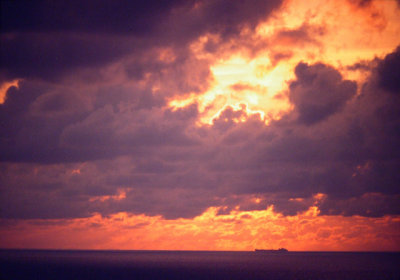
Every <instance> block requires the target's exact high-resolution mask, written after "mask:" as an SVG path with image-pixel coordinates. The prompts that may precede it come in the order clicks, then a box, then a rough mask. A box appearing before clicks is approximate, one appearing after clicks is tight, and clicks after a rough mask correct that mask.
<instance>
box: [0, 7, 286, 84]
mask: <svg viewBox="0 0 400 280" xmlns="http://www.w3.org/2000/svg"><path fill="white" fill-rule="evenodd" d="M280 2H281V1H278V0H276V1H257V0H255V1H235V2H232V1H226V0H219V1H161V2H160V1H146V3H144V2H143V3H142V2H137V1H101V2H100V3H98V2H97V1H83V2H80V1H56V2H48V1H2V2H1V5H2V6H1V13H2V14H1V15H2V16H1V26H2V28H1V34H0V36H1V42H2V43H1V45H0V65H1V68H0V73H1V74H2V76H3V77H2V79H15V78H41V79H45V80H54V79H59V78H60V77H62V76H63V75H65V74H71V73H73V71H74V70H76V69H81V68H95V67H100V66H102V65H105V64H108V63H111V62H115V61H116V60H118V59H121V58H122V57H126V56H128V55H135V56H136V57H140V56H141V55H143V53H144V52H145V50H147V49H149V48H154V47H156V46H170V47H171V46H172V47H174V48H175V47H177V48H178V47H179V48H181V49H184V48H185V46H186V45H187V44H188V43H190V42H191V41H192V40H194V39H196V38H198V37H199V36H201V35H204V34H206V33H213V34H219V35H221V38H223V39H229V38H232V37H234V36H237V35H238V34H239V32H240V30H241V29H242V28H243V27H249V28H254V27H255V26H256V25H257V23H258V22H259V21H260V20H262V19H264V18H266V17H267V16H268V14H269V13H270V12H271V11H272V10H273V9H275V8H277V7H278V6H279V5H280ZM150 65H151V64H150ZM92 70H95V69H92Z"/></svg>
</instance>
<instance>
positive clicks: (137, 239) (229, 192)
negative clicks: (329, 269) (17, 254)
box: [0, 0, 400, 251]
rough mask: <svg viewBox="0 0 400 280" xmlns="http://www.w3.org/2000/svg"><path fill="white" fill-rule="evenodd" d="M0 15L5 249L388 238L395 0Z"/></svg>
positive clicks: (74, 4)
mask: <svg viewBox="0 0 400 280" xmlns="http://www.w3.org/2000/svg"><path fill="white" fill-rule="evenodd" d="M0 19H1V24H0V26H1V27H0V28H1V29H0V31H1V32H0V39H1V41H0V161H1V162H0V248H53V249H140V250H141V249H151V250H254V248H267V249H270V248H271V249H277V248H279V247H285V248H287V249H289V250H293V251H297V250H317V251H338V250H340V251H347V250H351V251H400V20H399V19H400V1H396V0H376V1H368V0H340V1H338V0H331V1H329V0H318V1H314V0H313V1H295V0H288V1H285V0H283V1H281V0H270V1H262V0H246V1H231V0H215V1H212V0H210V1H207V0H176V1H94V0H93V1H45V0H43V1H26V2H25V1H11V0H10V1H8V0H2V1H1V17H0Z"/></svg>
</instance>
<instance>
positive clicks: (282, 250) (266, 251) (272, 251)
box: [254, 248, 289, 253]
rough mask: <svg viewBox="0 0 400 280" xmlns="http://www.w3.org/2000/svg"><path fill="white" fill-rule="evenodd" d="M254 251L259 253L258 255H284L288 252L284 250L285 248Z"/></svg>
mask: <svg viewBox="0 0 400 280" xmlns="http://www.w3.org/2000/svg"><path fill="white" fill-rule="evenodd" d="M254 251H256V252H259V253H285V252H289V251H288V249H286V248H279V249H277V250H274V249H255V250H254Z"/></svg>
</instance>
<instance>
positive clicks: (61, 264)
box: [0, 250, 400, 279]
mask: <svg viewBox="0 0 400 280" xmlns="http://www.w3.org/2000/svg"><path fill="white" fill-rule="evenodd" d="M0 279H400V253H350V252H346V253H338V252H288V253H256V252H204V251H53V250H0Z"/></svg>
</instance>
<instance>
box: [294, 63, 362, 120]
mask: <svg viewBox="0 0 400 280" xmlns="http://www.w3.org/2000/svg"><path fill="white" fill-rule="evenodd" d="M295 74H296V78H297V80H296V81H294V82H292V83H291V84H290V94H289V100H290V101H291V102H292V103H293V104H294V105H295V106H296V107H295V110H296V111H297V112H298V114H299V116H298V118H299V121H300V122H302V123H305V124H307V125H311V124H314V123H316V122H319V121H321V120H324V119H326V118H328V117H329V116H330V115H332V114H334V113H336V112H337V111H338V110H340V109H341V108H342V107H343V106H344V104H345V103H346V101H347V100H349V99H350V98H351V97H353V96H354V95H355V93H356V88H357V85H356V83H355V82H352V81H348V80H343V79H342V76H341V74H340V73H339V71H337V70H336V69H334V68H332V67H329V66H326V65H323V64H315V65H312V66H309V65H307V64H305V63H300V64H298V65H297V66H296V69H295Z"/></svg>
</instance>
